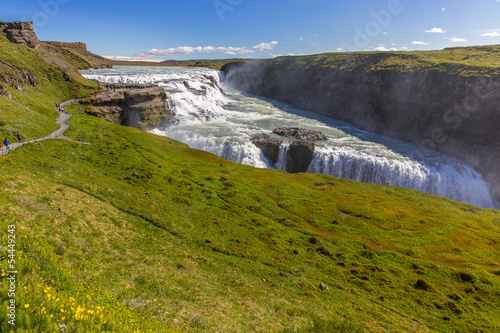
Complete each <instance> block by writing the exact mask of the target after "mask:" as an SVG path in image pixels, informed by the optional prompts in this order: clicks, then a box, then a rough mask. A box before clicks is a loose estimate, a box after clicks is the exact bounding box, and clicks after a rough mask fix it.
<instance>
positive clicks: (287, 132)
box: [273, 128, 327, 142]
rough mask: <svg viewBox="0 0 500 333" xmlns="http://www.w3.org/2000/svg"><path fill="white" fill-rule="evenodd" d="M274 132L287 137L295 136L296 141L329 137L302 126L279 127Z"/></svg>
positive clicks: (312, 140) (318, 139)
mask: <svg viewBox="0 0 500 333" xmlns="http://www.w3.org/2000/svg"><path fill="white" fill-rule="evenodd" d="M273 133H274V134H277V135H281V136H284V137H286V138H293V139H295V140H296V141H297V140H298V141H311V142H314V141H320V140H326V139H327V137H326V135H324V134H323V133H321V132H318V131H312V130H308V129H302V128H277V129H275V130H273Z"/></svg>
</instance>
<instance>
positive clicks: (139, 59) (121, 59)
mask: <svg viewBox="0 0 500 333" xmlns="http://www.w3.org/2000/svg"><path fill="white" fill-rule="evenodd" d="M103 57H104V58H106V59H110V60H116V61H147V62H162V61H163V60H162V59H148V58H144V57H125V56H113V55H105V56H103Z"/></svg>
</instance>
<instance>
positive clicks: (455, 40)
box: [450, 37, 467, 43]
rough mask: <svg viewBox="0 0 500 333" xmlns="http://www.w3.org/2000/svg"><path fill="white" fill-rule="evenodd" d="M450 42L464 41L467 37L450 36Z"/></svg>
mask: <svg viewBox="0 0 500 333" xmlns="http://www.w3.org/2000/svg"><path fill="white" fill-rule="evenodd" d="M450 42H452V43H466V42H467V39H465V38H458V37H451V38H450Z"/></svg>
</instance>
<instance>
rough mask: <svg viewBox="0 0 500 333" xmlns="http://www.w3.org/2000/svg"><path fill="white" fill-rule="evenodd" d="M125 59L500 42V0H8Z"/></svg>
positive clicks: (3, 1)
mask: <svg viewBox="0 0 500 333" xmlns="http://www.w3.org/2000/svg"><path fill="white" fill-rule="evenodd" d="M16 20H30V21H34V22H35V31H36V33H37V35H38V37H39V38H40V39H41V40H54V41H68V42H76V41H79V42H84V43H87V47H88V49H89V50H90V51H92V52H94V53H97V54H100V55H104V56H110V57H120V58H123V59H143V60H145V59H147V60H155V59H162V60H167V59H179V60H186V59H216V58H234V57H248V58H269V57H274V56H277V55H288V54H291V55H299V54H316V53H323V52H345V51H364V50H366V51H370V50H381V51H384V50H399V51H405V50H433V49H442V48H445V47H453V46H470V45H490V44H500V0H351V1H348V0H342V1H337V0H328V1H327V0H308V1H302V0H177V1H172V0H142V1H133V2H132V1H123V0H122V1H115V0H100V1H96V0H85V1H81V0H39V1H28V0H0V21H16Z"/></svg>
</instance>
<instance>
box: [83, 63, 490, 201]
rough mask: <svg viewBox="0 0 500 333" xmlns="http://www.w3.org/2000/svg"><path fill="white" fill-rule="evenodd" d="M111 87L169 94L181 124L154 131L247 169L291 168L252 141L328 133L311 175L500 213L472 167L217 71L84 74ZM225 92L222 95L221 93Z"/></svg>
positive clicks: (283, 150)
mask: <svg viewBox="0 0 500 333" xmlns="http://www.w3.org/2000/svg"><path fill="white" fill-rule="evenodd" d="M82 74H83V75H84V76H85V77H87V78H89V79H96V80H99V81H101V82H108V83H127V84H158V85H159V86H161V87H163V88H164V89H165V90H166V91H167V92H169V93H170V95H171V97H172V100H173V105H174V110H175V113H176V116H175V118H176V124H175V125H173V126H171V127H169V128H167V129H166V130H159V129H155V130H153V131H152V132H153V133H155V134H158V135H164V136H168V137H170V138H172V139H175V140H178V141H181V142H184V143H186V144H188V145H189V146H190V147H192V148H196V149H200V150H204V151H208V152H211V153H214V154H217V155H219V156H221V157H223V158H225V159H229V160H232V161H235V162H238V163H241V164H246V165H251V166H254V167H258V168H271V167H275V168H279V169H283V170H285V169H286V164H287V158H288V151H289V144H290V143H289V142H285V143H284V144H283V145H282V146H281V147H280V152H279V161H278V162H277V163H276V165H275V166H273V165H272V164H271V163H270V162H269V160H267V158H266V157H265V156H264V155H263V154H262V152H261V151H260V149H259V148H257V147H256V146H255V145H253V144H252V143H251V138H252V137H253V136H256V135H260V134H268V135H271V136H272V135H273V134H272V130H273V129H275V128H278V127H300V128H306V129H311V130H316V131H320V132H323V133H324V134H326V135H327V137H328V140H327V141H323V142H317V143H316V144H317V147H316V151H315V153H314V156H313V161H312V162H311V164H310V165H309V168H308V171H309V172H315V173H323V174H329V175H332V176H335V177H339V178H347V179H354V180H358V181H361V182H369V183H376V184H384V185H393V186H399V187H404V188H412V189H416V190H419V191H423V192H427V193H430V194H434V195H439V196H443V197H447V198H450V199H453V200H457V201H462V202H468V203H472V204H475V205H477V206H480V207H488V208H498V203H497V202H495V200H494V199H493V198H492V196H491V194H490V189H489V186H488V184H486V183H485V182H484V181H483V179H482V178H481V175H480V174H478V173H477V172H476V171H474V170H473V169H472V168H471V167H469V166H467V165H465V164H463V163H461V162H459V161H457V160H455V159H453V158H450V157H447V156H444V155H441V154H438V153H432V154H429V155H424V156H423V157H422V156H421V155H419V154H416V153H415V152H417V151H418V150H419V148H418V147H417V146H415V145H413V144H409V143H406V142H402V141H398V140H393V139H391V138H388V137H384V136H381V135H377V134H373V133H368V132H364V131H361V130H359V129H357V128H355V127H353V126H351V125H349V124H347V123H344V122H340V121H336V120H333V119H330V118H326V117H322V116H319V115H316V114H313V113H309V112H306V111H303V110H299V109H296V108H293V107H291V106H289V105H285V104H281V103H277V102H275V101H272V100H267V99H262V98H255V97H252V96H247V95H244V94H241V93H240V92H237V91H234V90H231V89H230V88H229V87H225V86H224V85H223V84H221V82H220V76H219V72H218V71H214V70H209V69H201V68H175V67H119V66H118V67H114V68H112V69H99V70H88V71H82ZM220 86H222V87H223V89H221V88H220Z"/></svg>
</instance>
